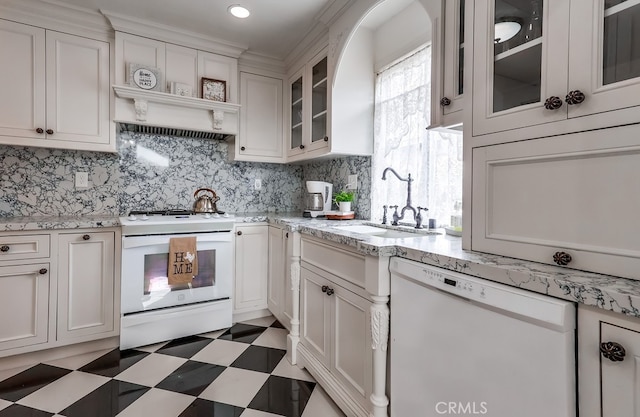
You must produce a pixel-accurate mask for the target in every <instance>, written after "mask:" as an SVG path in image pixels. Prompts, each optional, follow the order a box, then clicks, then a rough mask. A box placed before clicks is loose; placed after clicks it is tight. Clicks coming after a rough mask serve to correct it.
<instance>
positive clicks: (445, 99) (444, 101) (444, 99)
mask: <svg viewBox="0 0 640 417" xmlns="http://www.w3.org/2000/svg"><path fill="white" fill-rule="evenodd" d="M440 105H441V106H442V107H447V106H449V105H451V99H450V98H448V97H442V98H441V99H440Z"/></svg>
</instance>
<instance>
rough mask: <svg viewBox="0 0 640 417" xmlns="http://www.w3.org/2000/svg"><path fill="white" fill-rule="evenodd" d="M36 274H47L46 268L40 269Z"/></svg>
mask: <svg viewBox="0 0 640 417" xmlns="http://www.w3.org/2000/svg"><path fill="white" fill-rule="evenodd" d="M38 272H39V273H40V275H44V274H46V273H47V272H49V271H47V268H42V269H40V270H39V271H38Z"/></svg>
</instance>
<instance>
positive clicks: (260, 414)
mask: <svg viewBox="0 0 640 417" xmlns="http://www.w3.org/2000/svg"><path fill="white" fill-rule="evenodd" d="M240 417H282V416H280V415H278V414H271V413H265V412H264V411H258V410H253V409H251V408H247V409H246V410H244V411H243V412H242V414H240ZM318 417H320V416H318ZM322 417H324V416H322Z"/></svg>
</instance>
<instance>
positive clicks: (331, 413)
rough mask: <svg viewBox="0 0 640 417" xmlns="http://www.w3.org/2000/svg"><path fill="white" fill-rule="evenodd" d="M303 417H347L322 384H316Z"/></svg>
mask: <svg viewBox="0 0 640 417" xmlns="http://www.w3.org/2000/svg"><path fill="white" fill-rule="evenodd" d="M302 417H345V414H344V413H343V412H342V411H341V410H340V409H339V408H338V406H337V405H336V404H335V403H334V402H333V401H332V400H331V398H329V396H328V395H327V393H326V392H325V391H324V390H323V389H322V388H321V387H320V385H316V387H315V389H314V390H313V392H312V393H311V398H309V402H308V403H307V406H306V407H305V408H304V411H303V412H302Z"/></svg>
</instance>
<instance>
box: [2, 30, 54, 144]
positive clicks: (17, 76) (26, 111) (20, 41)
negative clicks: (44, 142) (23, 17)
mask: <svg viewBox="0 0 640 417" xmlns="http://www.w3.org/2000/svg"><path fill="white" fill-rule="evenodd" d="M0 57H2V59H0V87H1V88H2V97H3V106H2V111H0V135H7V136H21V137H32V138H43V137H44V135H43V134H39V133H37V132H36V129H37V128H42V129H46V127H45V31H44V29H39V28H35V27H33V26H27V25H21V24H18V23H13V22H9V21H6V20H0Z"/></svg>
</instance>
